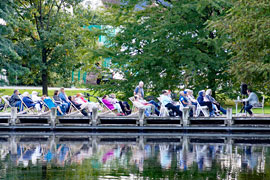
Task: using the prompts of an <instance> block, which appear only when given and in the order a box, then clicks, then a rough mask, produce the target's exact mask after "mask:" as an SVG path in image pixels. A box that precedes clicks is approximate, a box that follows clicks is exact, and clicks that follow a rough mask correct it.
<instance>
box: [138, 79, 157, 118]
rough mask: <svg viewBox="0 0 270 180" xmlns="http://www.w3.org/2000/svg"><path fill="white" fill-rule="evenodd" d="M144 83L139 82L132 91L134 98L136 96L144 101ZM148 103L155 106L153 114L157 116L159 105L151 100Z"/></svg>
mask: <svg viewBox="0 0 270 180" xmlns="http://www.w3.org/2000/svg"><path fill="white" fill-rule="evenodd" d="M143 86H144V83H143V81H140V82H139V85H138V86H137V87H136V88H135V90H134V96H136V95H137V96H138V97H139V98H140V99H144V89H143ZM149 103H151V104H153V105H154V106H155V113H156V115H158V116H159V113H160V112H159V105H158V104H157V103H156V102H155V101H154V100H151V101H149Z"/></svg>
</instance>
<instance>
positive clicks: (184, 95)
mask: <svg viewBox="0 0 270 180" xmlns="http://www.w3.org/2000/svg"><path fill="white" fill-rule="evenodd" d="M179 101H181V103H182V104H183V106H184V107H189V108H190V111H189V116H190V117H193V113H194V112H195V106H194V105H192V103H191V102H190V101H189V100H188V98H187V91H181V92H180V98H179Z"/></svg>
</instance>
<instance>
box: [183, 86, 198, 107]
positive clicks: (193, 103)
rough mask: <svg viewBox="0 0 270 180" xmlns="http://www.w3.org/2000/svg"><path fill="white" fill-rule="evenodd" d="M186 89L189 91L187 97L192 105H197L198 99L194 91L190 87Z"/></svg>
mask: <svg viewBox="0 0 270 180" xmlns="http://www.w3.org/2000/svg"><path fill="white" fill-rule="evenodd" d="M185 91H186V92H187V99H188V100H189V101H190V102H191V104H192V105H195V107H197V101H196V99H195V97H194V96H193V91H192V90H190V89H186V90H185Z"/></svg>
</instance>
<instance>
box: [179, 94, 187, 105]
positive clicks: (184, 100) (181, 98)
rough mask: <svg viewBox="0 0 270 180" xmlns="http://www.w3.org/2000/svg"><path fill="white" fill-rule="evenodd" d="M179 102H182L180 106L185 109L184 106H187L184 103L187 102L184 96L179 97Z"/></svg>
mask: <svg viewBox="0 0 270 180" xmlns="http://www.w3.org/2000/svg"><path fill="white" fill-rule="evenodd" d="M179 101H181V102H182V104H183V106H184V107H186V106H187V104H185V103H188V100H187V98H186V97H184V96H180V98H179ZM183 102H185V103H183Z"/></svg>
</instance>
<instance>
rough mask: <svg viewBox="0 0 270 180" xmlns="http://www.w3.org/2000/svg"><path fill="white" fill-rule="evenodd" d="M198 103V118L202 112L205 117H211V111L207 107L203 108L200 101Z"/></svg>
mask: <svg viewBox="0 0 270 180" xmlns="http://www.w3.org/2000/svg"><path fill="white" fill-rule="evenodd" d="M196 102H197V111H196V116H197V117H198V116H199V115H200V113H201V111H202V113H203V115H204V116H205V117H209V116H210V113H209V110H208V107H207V106H201V105H200V103H199V102H198V101H196Z"/></svg>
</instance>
